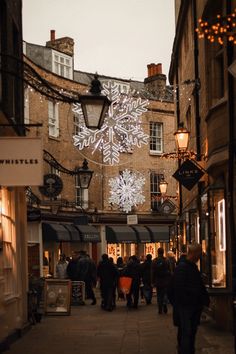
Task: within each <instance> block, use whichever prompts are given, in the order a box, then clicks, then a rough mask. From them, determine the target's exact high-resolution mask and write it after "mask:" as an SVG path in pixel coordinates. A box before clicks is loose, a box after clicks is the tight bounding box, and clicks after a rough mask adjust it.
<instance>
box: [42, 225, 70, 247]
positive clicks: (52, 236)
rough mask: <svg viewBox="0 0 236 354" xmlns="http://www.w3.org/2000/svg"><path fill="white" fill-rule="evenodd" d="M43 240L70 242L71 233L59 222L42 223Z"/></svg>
mask: <svg viewBox="0 0 236 354" xmlns="http://www.w3.org/2000/svg"><path fill="white" fill-rule="evenodd" d="M42 235H43V241H46V242H48V241H55V242H70V241H71V234H70V232H69V230H68V229H67V228H66V227H65V226H64V225H63V224H59V223H46V222H43V223H42Z"/></svg>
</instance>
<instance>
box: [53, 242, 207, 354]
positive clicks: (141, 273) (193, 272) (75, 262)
mask: <svg viewBox="0 0 236 354" xmlns="http://www.w3.org/2000/svg"><path fill="white" fill-rule="evenodd" d="M201 251H202V249H201V245H200V244H197V243H194V244H190V245H189V246H188V250H187V248H186V246H185V245H183V247H182V253H181V256H180V258H179V260H178V261H177V262H176V259H175V255H174V253H173V252H172V251H169V252H167V256H166V257H165V256H164V250H163V248H159V249H158V255H157V257H156V258H155V259H153V260H152V255H151V254H147V255H146V258H145V260H144V261H143V262H140V260H139V259H138V258H137V256H135V255H133V256H130V257H129V259H128V261H127V262H124V261H123V259H122V257H118V259H117V263H116V264H115V263H114V262H113V259H112V258H111V257H109V256H108V255H107V254H103V255H102V257H101V260H100V262H99V263H98V265H97V266H96V264H95V262H94V261H93V260H92V259H91V258H90V257H89V255H88V254H87V253H86V252H85V251H80V252H78V253H74V254H73V255H72V258H71V259H69V261H67V259H66V257H65V255H63V254H62V255H61V256H60V259H59V261H58V264H57V265H56V276H57V277H58V278H69V279H70V280H72V281H83V282H84V283H85V293H86V298H87V299H91V300H92V302H91V305H95V304H96V302H97V300H96V297H95V294H94V287H95V286H99V288H100V293H101V308H102V309H103V310H106V311H113V310H114V309H115V308H116V300H117V299H122V300H123V301H126V306H127V308H128V309H137V308H138V305H139V300H140V297H141V298H142V299H143V300H144V301H145V303H146V304H147V305H150V304H151V303H152V300H153V290H154V288H155V289H156V294H157V307H158V313H159V314H160V315H161V314H166V313H167V312H168V306H169V305H170V304H171V305H172V306H173V323H174V325H175V326H177V329H178V331H177V353H178V354H194V353H195V349H194V345H195V337H196V333H197V328H198V325H199V323H200V317H201V313H202V310H203V308H204V306H209V296H208V293H207V291H206V288H205V285H204V283H203V280H202V277H201V273H200V271H199V269H198V266H197V262H198V260H199V259H200V256H201Z"/></svg>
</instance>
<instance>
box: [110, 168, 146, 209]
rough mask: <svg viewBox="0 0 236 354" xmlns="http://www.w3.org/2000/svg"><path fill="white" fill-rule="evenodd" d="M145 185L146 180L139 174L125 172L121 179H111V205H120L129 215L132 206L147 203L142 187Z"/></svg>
mask: <svg viewBox="0 0 236 354" xmlns="http://www.w3.org/2000/svg"><path fill="white" fill-rule="evenodd" d="M144 184H145V178H144V177H143V176H141V175H140V174H138V173H135V172H131V171H129V170H124V171H123V172H122V174H121V175H120V176H119V177H115V178H110V179H109V186H110V187H111V190H110V194H111V196H110V197H109V203H114V204H117V205H119V207H120V208H121V209H122V210H123V211H125V212H126V213H128V212H129V211H131V210H132V206H136V205H138V204H142V203H143V202H144V201H145V197H144V195H142V187H143V185H144Z"/></svg>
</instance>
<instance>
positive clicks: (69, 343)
mask: <svg viewBox="0 0 236 354" xmlns="http://www.w3.org/2000/svg"><path fill="white" fill-rule="evenodd" d="M154 300H156V299H154ZM233 343H234V338H233V336H232V334H231V333H228V332H223V331H220V330H217V329H216V328H214V327H213V326H212V324H211V323H210V322H204V323H202V324H201V326H200V328H199V332H198V334H197V341H196V354H213V353H214V354H235V352H234V346H233ZM42 353H43V354H47V353H50V354H54V353H55V354H65V353H70V354H74V353H76V354H98V353H99V354H100V353H102V354H175V353H176V328H175V327H173V324H172V315H171V310H170V309H169V312H168V314H167V315H164V314H163V315H159V314H158V313H157V306H156V304H152V305H148V306H147V305H145V304H144V303H142V302H141V303H140V306H139V308H138V309H137V310H135V309H131V310H128V309H127V308H126V306H125V302H124V301H118V302H117V308H116V310H114V311H113V312H105V311H103V310H102V309H101V308H100V304H99V303H98V304H97V305H95V306H91V305H90V302H89V301H86V305H85V306H78V307H74V306H73V307H72V309H71V314H70V315H69V316H43V318H42V321H41V322H40V323H39V324H36V325H34V326H32V328H31V329H30V330H29V331H28V332H27V333H26V334H25V335H24V336H23V337H22V338H20V339H19V340H17V341H16V342H15V343H13V344H12V345H11V347H10V350H8V351H6V354H42Z"/></svg>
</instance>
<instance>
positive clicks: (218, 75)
mask: <svg viewBox="0 0 236 354" xmlns="http://www.w3.org/2000/svg"><path fill="white" fill-rule="evenodd" d="M211 82H212V104H215V103H217V101H218V100H220V99H221V98H223V97H224V94H225V78H224V53H223V49H222V48H219V49H218V50H217V51H215V52H214V54H213V58H212V76H211Z"/></svg>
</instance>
